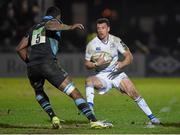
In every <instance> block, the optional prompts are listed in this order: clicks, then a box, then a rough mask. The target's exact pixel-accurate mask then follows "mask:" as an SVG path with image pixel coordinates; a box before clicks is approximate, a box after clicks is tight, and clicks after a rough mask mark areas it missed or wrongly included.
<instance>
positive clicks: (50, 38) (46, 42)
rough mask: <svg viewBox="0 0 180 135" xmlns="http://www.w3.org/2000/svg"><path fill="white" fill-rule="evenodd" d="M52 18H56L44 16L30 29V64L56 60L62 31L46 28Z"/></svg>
mask: <svg viewBox="0 0 180 135" xmlns="http://www.w3.org/2000/svg"><path fill="white" fill-rule="evenodd" d="M51 20H54V19H53V18H51V19H49V18H44V19H43V20H42V22H40V23H39V24H37V25H35V26H33V27H32V28H31V30H30V31H29V33H28V36H29V47H30V49H29V52H28V56H29V63H28V66H32V65H36V64H41V63H50V62H52V61H54V60H56V54H57V52H58V48H59V47H58V45H59V41H60V35H61V31H56V30H53V31H50V30H47V29H46V27H45V24H46V23H47V22H48V21H51ZM57 21H58V20H57Z"/></svg>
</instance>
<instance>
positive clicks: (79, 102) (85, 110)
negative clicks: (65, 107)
mask: <svg viewBox="0 0 180 135" xmlns="http://www.w3.org/2000/svg"><path fill="white" fill-rule="evenodd" d="M74 102H75V104H76V106H77V107H78V109H79V110H80V111H81V112H82V113H83V114H84V115H85V116H86V117H87V118H88V120H89V121H92V122H95V121H97V120H96V117H95V115H94V114H93V112H92V111H91V109H90V108H89V107H88V105H87V103H86V101H85V100H84V99H83V98H78V99H75V100H74Z"/></svg>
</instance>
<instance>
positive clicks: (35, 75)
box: [27, 62, 68, 89]
mask: <svg viewBox="0 0 180 135" xmlns="http://www.w3.org/2000/svg"><path fill="white" fill-rule="evenodd" d="M27 74H28V78H29V80H30V83H31V85H32V87H33V88H35V89H37V88H41V87H43V85H44V81H45V79H46V80H48V81H49V82H50V83H51V84H52V85H53V86H55V87H56V88H58V87H59V86H60V84H61V83H62V82H63V81H64V80H65V78H66V77H67V76H68V73H67V72H66V71H65V70H64V69H63V68H62V67H60V66H59V65H58V64H57V63H56V62H51V63H43V64H38V65H33V66H28V68H27Z"/></svg>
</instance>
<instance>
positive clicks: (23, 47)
mask: <svg viewBox="0 0 180 135" xmlns="http://www.w3.org/2000/svg"><path fill="white" fill-rule="evenodd" d="M28 39H29V37H23V38H22V40H21V41H20V42H19V44H18V46H17V47H16V52H17V53H18V55H19V56H20V58H21V59H22V60H23V61H24V62H26V63H28V62H29V59H28V55H27V49H28Z"/></svg>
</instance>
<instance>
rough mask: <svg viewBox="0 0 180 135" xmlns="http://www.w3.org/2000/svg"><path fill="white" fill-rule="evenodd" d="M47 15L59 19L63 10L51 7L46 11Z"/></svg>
mask: <svg viewBox="0 0 180 135" xmlns="http://www.w3.org/2000/svg"><path fill="white" fill-rule="evenodd" d="M46 15H47V16H48V15H50V16H53V17H57V16H58V15H61V10H60V9H59V8H58V7H55V6H53V7H49V8H48V9H47V11H46Z"/></svg>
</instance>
